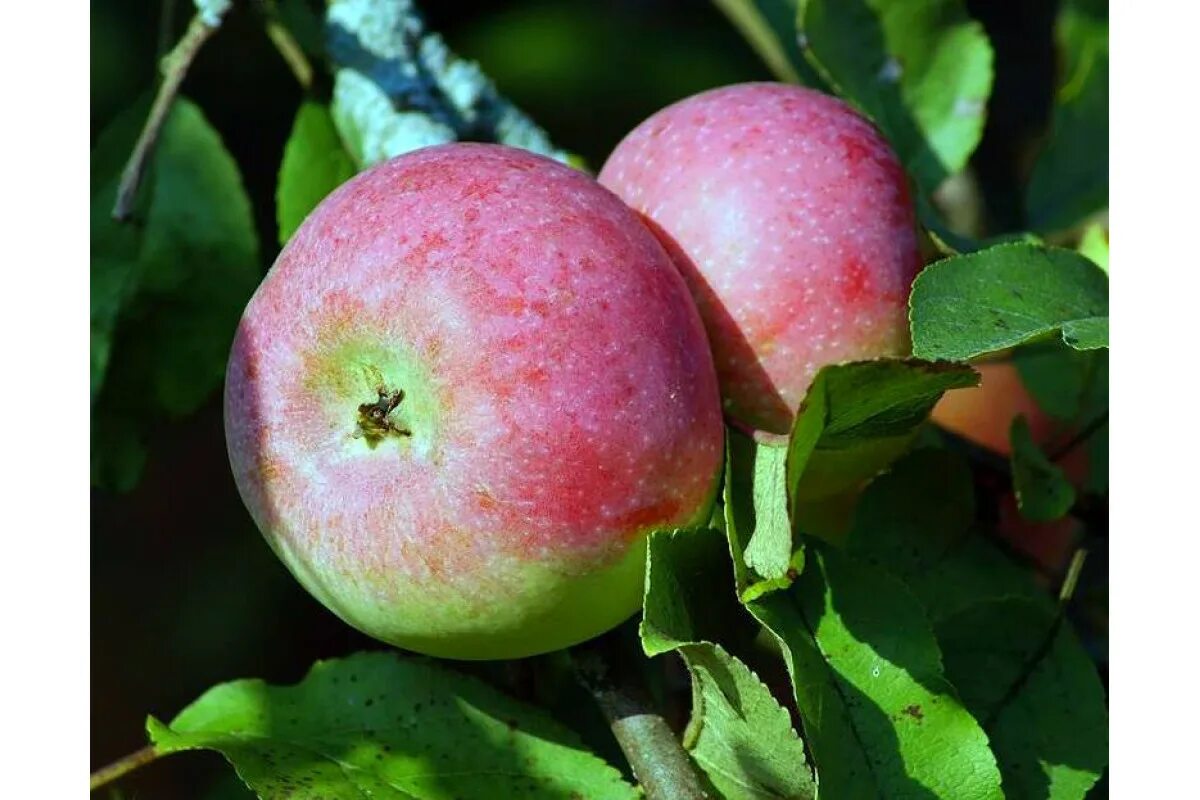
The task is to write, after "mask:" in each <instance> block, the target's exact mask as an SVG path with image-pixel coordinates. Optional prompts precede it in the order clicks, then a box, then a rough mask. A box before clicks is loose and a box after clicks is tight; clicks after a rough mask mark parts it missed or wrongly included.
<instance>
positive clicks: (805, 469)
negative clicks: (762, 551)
mask: <svg viewBox="0 0 1200 800" xmlns="http://www.w3.org/2000/svg"><path fill="white" fill-rule="evenodd" d="M978 382H979V376H978V375H976V373H975V372H974V371H973V370H972V369H970V368H969V367H965V366H962V365H950V364H929V363H923V362H919V361H862V362H856V363H851V364H837V365H832V366H827V367H824V368H822V370H821V371H820V372H819V373H817V377H816V378H815V379H814V380H813V383H812V386H811V387H809V390H808V394H807V395H806V397H805V400H804V403H803V404H802V405H801V407H800V412H799V414H797V416H796V422H795V424H794V425H793V427H792V435H791V439H790V441H789V444H788V461H787V480H788V495H789V497H790V498H792V501H793V502H795V500H796V499H797V498H805V497H807V496H811V495H813V494H816V493H817V492H819V491H820V489H819V488H817V487H820V486H822V485H830V484H834V485H838V488H839V489H843V490H844V489H846V488H849V487H850V486H853V485H854V484H855V483H861V482H862V481H863V480H866V479H867V478H870V477H871V476H872V475H874V474H875V473H877V472H878V471H879V470H881V469H883V468H884V467H886V466H887V465H888V464H889V463H890V462H891V461H892V460H894V459H895V458H896V457H898V456H899V455H900V454H901V453H902V452H903V451H904V450H905V449H906V448H907V447H908V444H909V442H910V441H911V440H912V436H913V434H914V433H915V432H916V430H917V428H918V427H919V426H920V425H921V424H922V423H923V422H924V421H925V420H926V418H927V417H928V416H929V412H930V410H932V408H933V406H934V404H936V403H937V401H938V399H939V398H941V396H942V393H943V392H945V391H948V390H950V389H958V388H963V387H967V386H976V385H978Z"/></svg>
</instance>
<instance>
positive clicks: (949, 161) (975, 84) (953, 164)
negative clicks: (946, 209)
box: [799, 0, 992, 192]
mask: <svg viewBox="0 0 1200 800" xmlns="http://www.w3.org/2000/svg"><path fill="white" fill-rule="evenodd" d="M799 5H800V11H799V28H800V31H801V38H802V45H803V47H804V54H805V56H806V57H807V58H808V59H809V61H810V62H811V63H812V65H813V66H814V67H815V68H816V69H817V71H818V72H819V73H820V74H821V75H822V76H823V77H824V78H825V79H826V80H827V81H828V82H829V84H830V85H831V86H833V87H834V88H835V89H836V90H837V92H838V93H839V94H841V95H842V96H843V97H845V98H846V99H847V100H849V101H850V102H851V103H853V104H854V105H856V106H857V107H858V108H860V109H861V110H862V111H863V112H864V113H866V114H867V116H869V117H870V118H871V119H873V120H874V121H875V123H876V124H877V125H878V126H879V127H880V129H881V130H882V131H883V132H884V134H885V135H886V136H887V137H888V139H889V140H891V143H892V146H893V147H894V148H895V149H896V152H897V153H898V154H899V156H900V159H901V161H903V162H904V164H905V165H906V166H907V168H908V171H909V172H910V173H911V174H912V175H913V176H914V177H915V178H916V180H917V183H918V185H919V186H920V187H921V189H922V190H923V191H926V192H932V191H933V190H934V189H936V188H937V186H938V185H939V184H940V183H941V182H942V181H943V180H944V179H945V178H946V177H947V176H949V175H952V174H954V173H956V172H958V171H959V170H961V169H962V168H963V167H964V166H965V165H966V163H967V159H968V158H969V157H970V155H971V153H972V152H974V150H975V147H976V145H978V144H979V139H980V137H981V136H982V134H983V123H984V116H985V107H986V105H987V100H988V96H989V94H990V93H991V88H992V48H991V45H990V43H989V42H988V39H987V36H986V35H985V34H984V32H983V27H982V26H981V25H980V24H979V23H978V22H976V21H974V20H972V19H971V18H970V17H969V16H968V15H967V13H966V11H965V9H964V8H963V6H962V4H961V3H960V2H958V0H802V1H801V2H800V3H799Z"/></svg>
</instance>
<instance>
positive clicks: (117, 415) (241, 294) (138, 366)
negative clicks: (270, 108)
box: [91, 99, 260, 488]
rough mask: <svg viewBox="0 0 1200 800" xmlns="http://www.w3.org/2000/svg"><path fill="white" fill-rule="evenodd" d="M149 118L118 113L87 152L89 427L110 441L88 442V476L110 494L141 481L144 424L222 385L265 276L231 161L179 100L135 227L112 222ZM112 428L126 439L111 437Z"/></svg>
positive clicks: (187, 407) (138, 111)
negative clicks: (127, 165)
mask: <svg viewBox="0 0 1200 800" xmlns="http://www.w3.org/2000/svg"><path fill="white" fill-rule="evenodd" d="M144 116H145V104H144V103H142V104H138V105H137V106H135V107H134V108H132V109H130V110H129V111H128V112H126V113H125V114H123V115H121V116H120V117H119V118H118V119H117V120H116V121H115V122H114V123H113V124H112V125H111V126H110V127H109V128H108V129H107V130H106V131H105V132H104V133H102V134H101V136H100V139H99V141H98V142H97V145H96V148H95V151H94V153H93V165H92V213H91V240H92V274H91V281H92V347H91V349H92V391H93V431H94V432H96V431H102V432H105V435H104V440H103V441H102V440H101V439H98V438H95V437H93V447H92V452H93V457H92V466H93V470H92V476H93V483H96V484H99V485H103V486H107V487H109V488H117V487H118V486H119V487H122V488H130V487H131V486H132V485H133V484H134V483H136V480H137V472H138V471H139V469H140V464H141V461H142V454H139V455H138V456H137V457H133V455H132V454H133V453H134V452H135V451H138V450H140V447H141V445H140V444H139V441H140V440H141V438H142V437H143V435H144V433H143V432H144V431H145V430H146V428H147V427H148V426H149V425H151V424H152V423H153V422H154V421H155V420H158V419H162V418H164V417H178V416H181V415H185V414H188V413H191V412H192V411H195V410H196V409H197V408H198V407H199V406H200V405H201V404H202V403H203V402H204V401H205V400H207V399H208V398H209V397H210V396H211V395H212V393H213V391H214V390H215V389H216V388H217V387H218V386H220V384H221V380H222V378H223V376H224V374H225V361H226V359H227V357H228V355H229V344H230V342H231V341H232V339H233V332H234V329H235V327H236V325H237V320H238V317H239V316H240V315H241V312H242V309H243V307H244V306H245V303H246V301H247V300H248V299H249V297H250V295H251V293H252V292H253V291H254V287H255V285H256V284H257V283H258V280H259V277H260V271H259V260H258V241H257V237H256V235H255V231H254V225H253V218H252V216H251V210H250V201H249V199H248V198H247V197H246V193H245V190H244V189H243V187H242V182H241V177H240V175H239V173H238V169H237V165H236V164H234V162H233V159H232V158H231V157H230V156H229V154H228V153H227V152H226V151H225V148H224V145H222V143H221V139H220V137H219V136H218V135H217V133H216V131H215V130H213V129H212V127H211V126H210V125H209V124H208V122H207V121H206V120H205V119H204V116H203V114H202V113H201V112H200V109H199V108H197V107H196V106H195V105H194V104H192V103H191V102H189V101H187V100H186V99H180V100H178V101H177V102H176V103H175V105H174V107H173V108H172V110H171V113H170V117H169V118H168V120H167V123H166V125H165V126H164V128H163V131H162V134H161V136H160V138H159V141H158V145H157V147H156V149H155V153H154V156H153V158H152V159H151V163H150V166H149V170H148V172H147V174H146V176H145V179H144V181H143V184H142V187H141V191H140V194H139V197H138V202H137V204H136V208H135V220H134V222H132V223H129V224H118V223H116V222H114V221H113V220H112V219H111V216H110V212H111V209H112V202H113V198H114V197H115V194H116V187H117V183H118V180H119V174H120V170H121V167H122V166H123V164H124V158H125V157H127V155H128V153H129V151H130V150H131V149H132V147H133V142H134V139H135V138H136V135H137V133H138V131H139V129H140V127H141V122H142V120H143V119H144ZM118 419H119V420H120V422H117V420H118ZM119 432H124V435H127V436H128V437H129V438H127V439H126V440H125V441H117V439H116V437H118V436H120V435H122V434H121V433H119ZM109 459H113V460H114V463H111V464H110V463H108V462H109ZM114 476H120V477H119V479H117V478H115V477H114Z"/></svg>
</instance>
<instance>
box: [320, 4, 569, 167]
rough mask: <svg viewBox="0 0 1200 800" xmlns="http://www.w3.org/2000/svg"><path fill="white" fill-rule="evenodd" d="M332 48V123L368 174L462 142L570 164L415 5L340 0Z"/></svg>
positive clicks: (329, 28)
mask: <svg viewBox="0 0 1200 800" xmlns="http://www.w3.org/2000/svg"><path fill="white" fill-rule="evenodd" d="M326 42H327V47H328V51H329V57H330V60H331V61H332V62H333V68H334V89H333V104H332V109H331V110H332V114H333V120H334V124H335V125H336V126H337V129H338V133H339V134H340V136H341V138H342V141H343V142H344V143H345V145H346V148H347V150H348V151H349V152H350V154H351V155H352V156H353V157H354V159H355V161H357V162H358V166H359V167H360V168H366V167H369V166H371V165H373V164H377V163H379V162H381V161H384V160H386V159H388V158H391V157H393V156H397V155H401V154H402V153H406V152H408V151H410V150H415V149H417V148H419V147H425V146H428V145H434V144H444V143H447V142H453V141H462V140H468V141H485V142H498V143H500V144H507V145H512V146H514V147H521V148H524V149H526V150H531V151H533V152H535V153H539V154H542V155H547V156H550V157H552V158H556V159H558V160H560V161H566V160H567V154H566V153H564V152H562V151H560V150H557V149H556V148H555V147H554V145H553V144H551V142H550V139H549V137H548V136H547V135H546V132H545V131H543V130H542V129H541V128H539V127H538V126H537V125H536V124H535V123H534V122H533V120H531V119H530V118H529V117H528V116H526V115H525V114H524V113H523V112H522V111H521V110H520V109H518V108H517V107H516V106H514V105H513V104H512V103H510V102H509V101H508V100H506V99H505V98H504V97H503V96H501V95H500V93H499V92H498V91H497V90H496V87H495V85H494V84H492V82H491V81H490V80H489V79H488V78H487V76H486V75H484V74H483V72H482V70H480V69H479V66H478V65H476V64H474V63H472V62H470V61H465V60H463V59H460V58H459V57H458V56H456V55H454V53H452V52H450V49H449V48H448V47H447V46H446V43H445V42H444V41H443V40H442V38H441V36H439V35H437V34H436V33H430V32H428V31H427V30H426V29H425V23H424V20H422V18H421V15H420V14H419V13H418V11H417V9H416V8H415V7H414V4H413V2H412V0H386V1H385V0H334V2H332V3H330V5H329V10H328V14H327V16H326Z"/></svg>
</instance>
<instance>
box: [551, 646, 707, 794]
mask: <svg viewBox="0 0 1200 800" xmlns="http://www.w3.org/2000/svg"><path fill="white" fill-rule="evenodd" d="M571 658H572V660H573V661H574V663H575V673H576V675H577V677H578V679H579V682H580V683H581V684H582V685H583V686H584V688H585V689H587V690H588V691H589V692H590V693H591V695H592V697H594V698H595V700H596V705H598V706H599V707H600V712H601V713H602V714H604V718H605V719H606V720H608V724H609V727H610V728H611V729H612V732H613V736H615V737H616V740H617V744H619V745H620V746H621V751H622V752H623V753H624V754H625V758H626V759H627V760H628V761H629V766H630V767H631V768H632V769H633V774H634V777H636V778H637V780H638V783H640V784H641V786H642V790H643V791H644V792H645V797H646V800H708V798H709V794H708V792H706V791H705V790H704V787H703V785H702V784H701V783H700V778H699V776H698V775H697V774H696V770H695V768H694V767H693V766H692V762H691V759H690V758H689V757H688V754H687V752H686V751H685V750H684V749H683V746H682V745H681V744H680V743H679V739H678V738H677V737H676V736H675V732H674V731H672V730H671V726H669V725H668V724H667V721H666V720H665V719H663V718H662V716H661V715H660V714H658V713H656V712H655V711H654V710H653V709H651V708H650V707H649V705H648V704H647V703H645V702H643V700H642V699H641V696H642V695H643V694H644V693H642V692H639V691H637V688H636V687H634V686H632V685H629V684H625V683H616V682H614V681H613V679H612V670H611V669H610V668H609V663H608V661H607V660H606V659H605V658H604V656H603V655H602V654H601V653H600V652H598V651H597V650H596V649H595V648H588V649H587V650H586V651H581V650H580V649H578V648H576V649H575V650H572V652H571Z"/></svg>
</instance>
